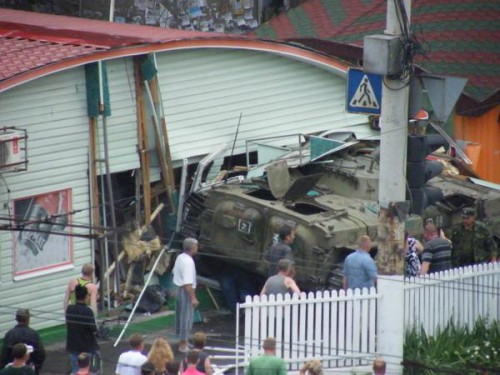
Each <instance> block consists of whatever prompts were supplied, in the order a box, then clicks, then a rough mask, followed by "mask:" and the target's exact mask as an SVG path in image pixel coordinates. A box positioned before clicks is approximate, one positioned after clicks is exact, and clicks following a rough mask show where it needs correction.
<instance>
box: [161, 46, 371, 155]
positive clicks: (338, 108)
mask: <svg viewBox="0 0 500 375" xmlns="http://www.w3.org/2000/svg"><path fill="white" fill-rule="evenodd" d="M157 61H158V70H159V81H160V87H161V93H162V98H163V105H164V109H165V117H166V120H167V126H168V131H169V139H170V142H171V146H172V148H171V152H172V159H173V160H175V161H179V160H181V159H182V158H185V157H193V156H196V155H202V154H207V153H209V152H210V151H211V150H212V149H214V148H215V147H216V146H218V145H220V144H221V143H224V142H226V143H229V144H231V145H232V142H233V140H234V135H235V132H236V127H237V124H238V118H239V116H240V113H242V114H243V117H242V120H241V127H240V130H239V135H238V141H237V143H236V148H235V153H236V154H238V153H243V152H245V140H246V139H253V138H260V137H270V136H277V135H283V134H294V133H311V132H317V131H322V130H329V129H334V128H339V129H340V128H345V127H354V128H357V129H358V130H362V131H365V132H369V130H368V127H367V126H366V125H364V124H366V122H367V121H366V116H363V115H357V114H350V113H346V112H345V102H344V100H345V85H346V83H345V78H342V77H338V76H336V75H334V74H333V73H331V72H327V71H325V70H322V69H320V68H317V67H315V66H312V65H308V64H306V63H303V62H299V61H296V60H292V59H289V58H285V57H281V56H277V55H273V54H270V53H264V52H260V53H259V52H255V51H242V50H217V49H210V50H208V49H204V50H190V51H178V52H169V53H162V54H158V55H157ZM295 139H296V138H294V140H295ZM282 142H283V140H281V141H278V142H274V144H276V145H279V144H280V143H282ZM176 164H178V163H176Z"/></svg>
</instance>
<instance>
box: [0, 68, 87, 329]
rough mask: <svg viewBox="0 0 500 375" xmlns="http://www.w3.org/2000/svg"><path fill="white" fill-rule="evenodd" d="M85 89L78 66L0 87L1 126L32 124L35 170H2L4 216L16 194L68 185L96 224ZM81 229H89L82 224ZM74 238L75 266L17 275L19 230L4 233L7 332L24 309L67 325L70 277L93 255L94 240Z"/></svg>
mask: <svg viewBox="0 0 500 375" xmlns="http://www.w3.org/2000/svg"><path fill="white" fill-rule="evenodd" d="M85 92H86V90H85V74H84V70H83V68H75V69H71V70H70V71H67V72H63V73H57V74H53V75H51V76H48V77H45V78H41V79H38V80H35V81H33V82H31V83H26V84H24V85H22V86H19V87H17V88H14V89H11V90H9V91H7V92H3V93H0V126H16V127H19V128H23V129H26V130H27V131H28V137H29V139H28V148H29V155H28V158H29V163H28V170H27V171H25V172H16V173H2V175H3V177H4V179H1V180H0V214H1V215H2V216H6V215H8V214H9V213H10V214H12V213H13V206H12V200H13V199H17V198H23V197H26V196H30V195H37V194H43V193H47V192H50V191H55V190H61V189H68V188H69V189H71V191H72V209H74V210H78V212H77V213H76V214H75V215H74V216H73V223H78V224H83V225H88V224H89V210H88V206H89V190H88V185H89V184H88V177H87V170H88V117H87V107H86V93H85ZM7 189H10V194H8V193H7ZM7 206H9V208H10V211H9V210H7V209H6V208H7ZM80 210H81V211H80ZM1 224H6V222H5V221H2V222H1ZM74 232H83V233H88V231H86V230H83V229H74ZM72 241H73V260H74V265H75V268H73V266H72V265H69V266H66V270H64V269H62V270H61V269H60V270H59V271H57V272H54V271H52V273H51V271H44V272H39V273H38V275H34V274H33V275H32V277H28V278H25V279H22V280H15V281H14V277H13V259H12V233H11V232H9V231H0V250H1V251H0V281H1V284H0V300H1V301H2V302H1V304H0V311H1V314H0V335H2V336H3V334H4V333H5V330H6V329H8V328H11V327H12V325H13V319H14V313H15V311H16V309H17V308H19V307H24V308H29V309H31V311H32V315H33V318H32V325H33V326H34V327H35V328H43V327H49V326H54V325H57V324H63V323H64V315H63V309H62V301H63V295H64V294H63V293H64V288H65V286H66V284H67V282H68V280H69V279H70V278H71V277H74V276H76V275H77V274H79V271H80V266H81V265H82V264H83V263H86V262H88V261H90V259H91V253H90V242H89V240H87V239H82V238H78V237H74V238H73V240H72ZM44 251H50V249H46V248H44Z"/></svg>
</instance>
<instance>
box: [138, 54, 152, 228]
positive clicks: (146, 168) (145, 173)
mask: <svg viewBox="0 0 500 375" xmlns="http://www.w3.org/2000/svg"><path fill="white" fill-rule="evenodd" d="M142 60H143V58H142V57H135V58H134V83H135V97H136V109H137V138H138V141H139V145H138V152H139V160H140V163H141V175H142V190H143V205H144V217H145V218H147V217H149V216H150V215H151V179H150V167H151V158H150V156H149V153H148V151H147V150H148V128H147V119H146V115H145V113H146V110H145V108H144V88H143V86H142V85H143V83H142V82H143V81H142V77H141V63H142Z"/></svg>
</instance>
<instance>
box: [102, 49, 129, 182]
mask: <svg viewBox="0 0 500 375" xmlns="http://www.w3.org/2000/svg"><path fill="white" fill-rule="evenodd" d="M106 65H107V73H108V84H109V95H110V100H111V116H110V117H108V118H107V129H108V152H109V160H110V170H111V172H112V173H114V172H122V171H127V170H130V169H135V168H138V167H139V156H138V154H137V125H136V124H137V117H136V113H137V110H136V104H135V86H134V68H133V64H132V60H131V59H130V58H127V59H116V60H111V61H108V62H107V64H106ZM99 135H100V137H99V141H100V142H99V151H100V155H101V156H100V158H101V159H104V150H103V143H102V141H103V139H102V138H103V136H102V121H101V119H100V118H99ZM101 164H102V165H101V166H102V173H105V168H104V163H101Z"/></svg>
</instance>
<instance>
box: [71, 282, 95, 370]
mask: <svg viewBox="0 0 500 375" xmlns="http://www.w3.org/2000/svg"><path fill="white" fill-rule="evenodd" d="M87 294H88V292H87V287H85V286H82V285H80V284H78V285H76V286H75V296H76V304H74V305H68V307H67V309H66V329H67V333H66V351H67V352H68V353H69V357H70V360H71V367H72V372H77V371H78V364H77V360H78V355H79V354H80V353H90V354H92V355H94V354H96V353H97V351H98V350H99V345H98V344H97V339H96V334H97V326H96V324H95V318H94V312H93V311H92V309H91V308H90V307H89V306H88V305H87V304H86V303H85V299H86V298H87Z"/></svg>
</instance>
